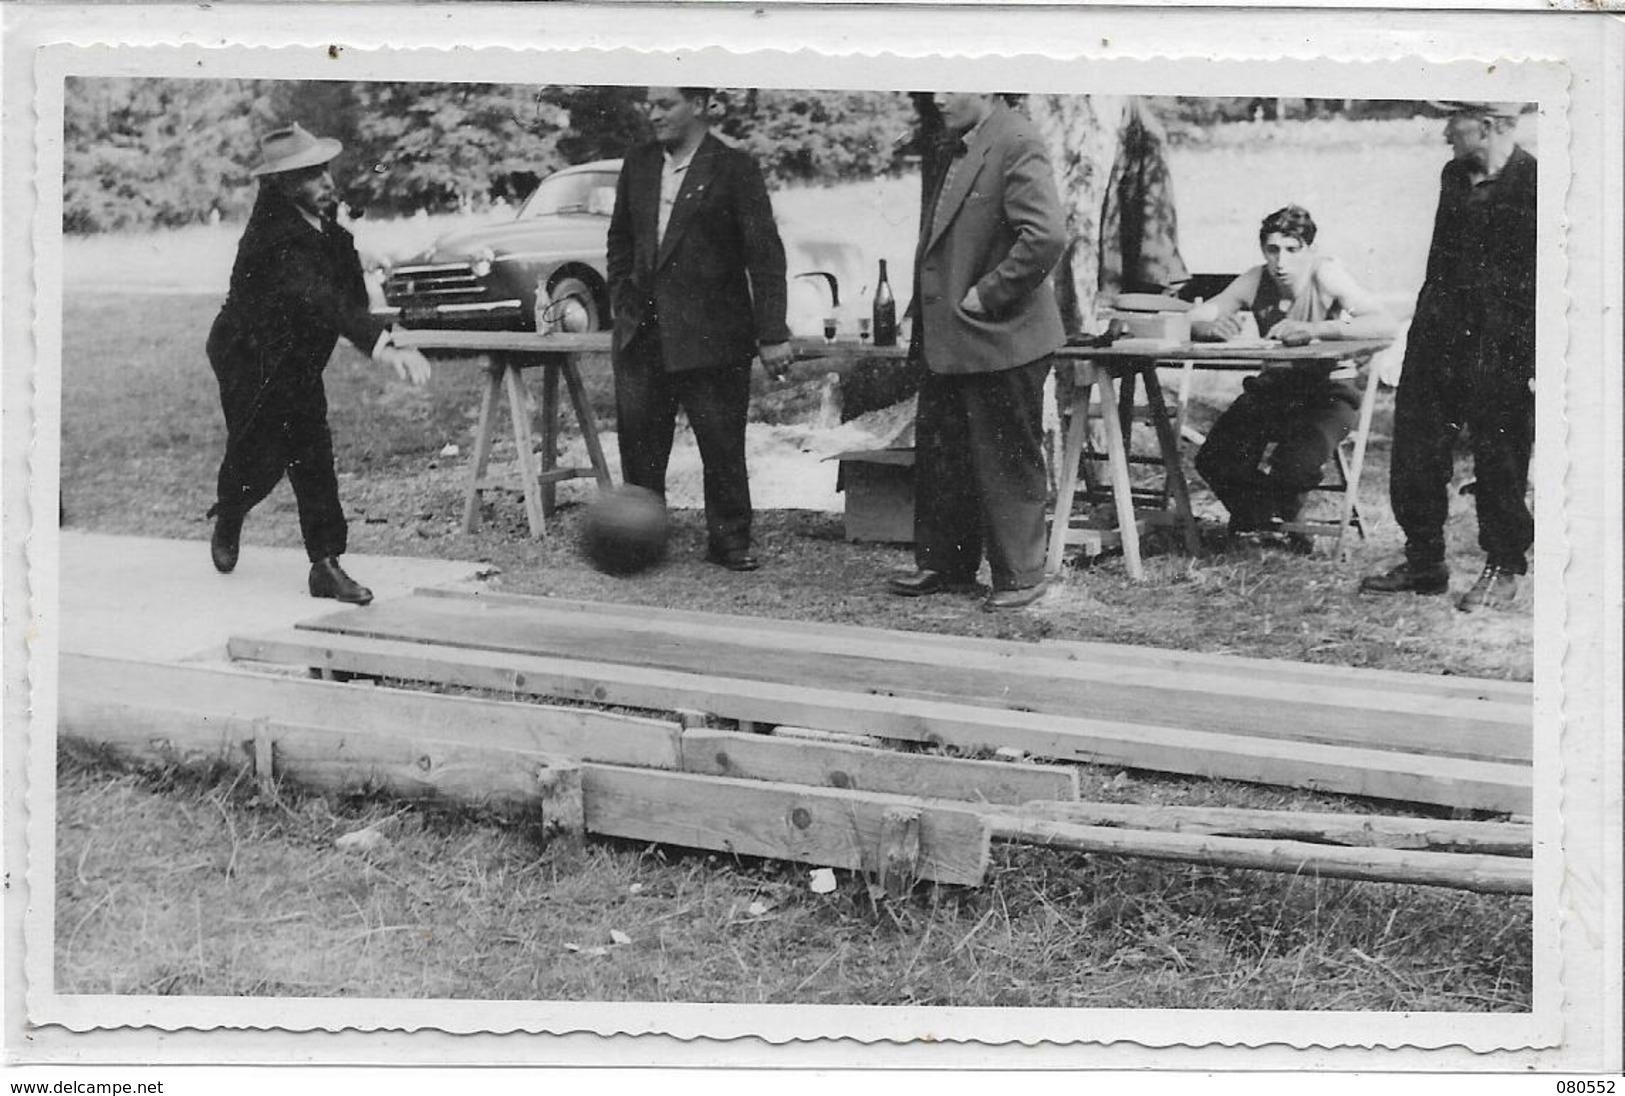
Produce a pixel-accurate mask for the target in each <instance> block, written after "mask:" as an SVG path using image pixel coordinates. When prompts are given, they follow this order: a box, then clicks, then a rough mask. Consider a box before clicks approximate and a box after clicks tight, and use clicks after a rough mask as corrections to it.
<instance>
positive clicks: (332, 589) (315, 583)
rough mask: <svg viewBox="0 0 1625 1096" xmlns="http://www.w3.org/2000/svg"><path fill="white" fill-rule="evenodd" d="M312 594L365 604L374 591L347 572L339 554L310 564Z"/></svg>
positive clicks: (312, 595) (313, 595) (350, 602)
mask: <svg viewBox="0 0 1625 1096" xmlns="http://www.w3.org/2000/svg"><path fill="white" fill-rule="evenodd" d="M310 596H311V597H330V598H333V599H334V600H335V601H343V602H348V603H349V604H351V605H365V604H367V603H368V602H370V601H371V600H372V591H371V590H369V589H367V588H366V587H365V586H363V585H361V583H359V582H357V581H356V580H355V579H353V578H351V577H350V576H349V575H347V574H345V573H344V568H342V567H340V566H339V561H338V557H337V556H328V557H327V558H326V559H319V560H317V561H316V562H315V563H312V564H311V565H310Z"/></svg>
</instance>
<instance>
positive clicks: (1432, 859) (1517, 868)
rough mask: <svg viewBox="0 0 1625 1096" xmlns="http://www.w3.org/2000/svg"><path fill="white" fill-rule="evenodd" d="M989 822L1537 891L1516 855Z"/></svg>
mask: <svg viewBox="0 0 1625 1096" xmlns="http://www.w3.org/2000/svg"><path fill="white" fill-rule="evenodd" d="M991 821H992V825H993V834H994V836H995V837H996V838H997V839H999V840H1000V841H1009V842H1014V843H1017V844H1022V845H1039V846H1043V847H1046V848H1062V849H1075V850H1078V851H1081V852H1097V853H1114V854H1119V855H1124V856H1143V857H1149V858H1151V859H1154V860H1183V861H1189V862H1191V863H1197V864H1206V865H1209V866H1212V867H1226V868H1252V869H1254V870H1258V871H1271V872H1285V873H1286V874H1288V875H1309V876H1323V877H1326V878H1333V879H1361V880H1368V881H1373V882H1383V883H1422V884H1426V885H1429V886H1437V887H1454V888H1457V889H1460V890H1470V891H1479V892H1483V893H1488V894H1532V893H1533V892H1534V866H1533V861H1531V860H1525V859H1521V858H1519V857H1511V856H1476V855H1472V854H1468V853H1451V852H1411V851H1408V850H1403V849H1349V848H1341V847H1339V846H1336V845H1311V844H1309V843H1307V842H1303V841H1261V840H1256V839H1252V838H1245V837H1208V836H1203V835H1197V834H1188V833H1159V832H1153V831H1149V830H1121V829H1112V828H1109V827H1106V826H1080V825H1077V824H1076V823H1070V822H1051V821H1048V820H1046V819H1036V818H1033V819H1029V818H1012V817H1008V816H998V817H995V818H993V819H992V820H991Z"/></svg>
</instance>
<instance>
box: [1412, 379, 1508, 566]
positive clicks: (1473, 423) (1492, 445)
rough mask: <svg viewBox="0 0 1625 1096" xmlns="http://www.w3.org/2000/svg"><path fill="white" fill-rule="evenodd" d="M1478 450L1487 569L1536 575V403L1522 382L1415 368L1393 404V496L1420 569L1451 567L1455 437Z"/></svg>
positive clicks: (1475, 460)
mask: <svg viewBox="0 0 1625 1096" xmlns="http://www.w3.org/2000/svg"><path fill="white" fill-rule="evenodd" d="M1464 428H1465V429H1466V431H1467V433H1468V436H1469V438H1470V441H1471V444H1472V451H1473V473H1474V475H1475V476H1476V477H1477V480H1478V482H1477V484H1476V486H1475V487H1474V489H1473V493H1474V497H1475V499H1476V500H1477V505H1478V545H1479V547H1480V548H1482V549H1483V550H1484V555H1485V557H1486V560H1487V562H1489V563H1492V564H1494V565H1496V566H1498V567H1504V568H1506V569H1507V570H1509V571H1513V572H1515V573H1518V574H1522V573H1523V572H1525V571H1527V570H1528V567H1529V561H1528V552H1529V548H1530V546H1531V545H1532V544H1534V542H1535V519H1534V517H1533V515H1531V514H1530V512H1529V506H1528V504H1527V502H1525V495H1526V493H1527V491H1528V488H1529V454H1530V451H1531V450H1532V449H1533V448H1534V444H1535V396H1534V393H1533V392H1530V391H1529V386H1528V383H1527V381H1526V380H1525V379H1524V378H1523V377H1521V376H1514V377H1474V376H1471V375H1470V371H1469V370H1466V369H1461V370H1451V369H1448V368H1443V367H1431V368H1430V367H1429V366H1427V365H1423V366H1421V367H1418V366H1417V365H1416V364H1413V363H1411V362H1407V363H1406V369H1405V372H1404V374H1403V375H1402V376H1401V378H1400V382H1399V392H1398V394H1397V396H1396V397H1395V403H1394V450H1393V466H1392V470H1391V471H1390V473H1389V487H1388V490H1389V495H1390V497H1391V500H1392V502H1393V507H1394V517H1395V518H1396V519H1397V520H1398V521H1399V525H1400V528H1402V529H1404V530H1405V557H1406V559H1407V560H1408V561H1409V562H1410V563H1411V565H1412V566H1414V567H1425V566H1431V565H1435V564H1439V563H1443V562H1444V556H1445V542H1444V524H1445V519H1446V518H1447V517H1448V516H1449V512H1450V478H1451V475H1452V474H1453V473H1454V471H1455V452H1456V439H1457V437H1458V436H1459V435H1460V433H1461V431H1462V430H1463V429H1464Z"/></svg>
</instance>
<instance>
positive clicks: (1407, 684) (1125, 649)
mask: <svg viewBox="0 0 1625 1096" xmlns="http://www.w3.org/2000/svg"><path fill="white" fill-rule="evenodd" d="M413 593H414V595H415V596H417V597H434V598H441V599H443V600H449V601H465V602H473V603H476V604H493V605H514V606H532V607H536V608H546V609H553V610H558V611H563V612H578V613H586V614H589V615H591V616H594V617H617V618H630V619H634V620H642V621H648V622H650V623H651V624H653V623H656V622H659V623H660V624H662V625H668V624H678V623H685V624H701V625H709V626H713V627H719V628H729V629H733V630H737V631H741V632H750V633H753V634H758V633H759V634H761V636H762V638H763V641H765V642H775V643H783V642H785V640H786V639H787V638H788V639H799V640H803V641H805V640H806V639H807V637H811V636H819V637H827V638H832V639H835V640H841V641H845V640H848V639H851V638H854V633H857V634H858V635H859V636H864V637H869V638H871V639H872V640H874V641H876V642H880V643H884V644H886V645H888V646H889V647H890V648H891V649H892V650H893V651H894V652H896V653H895V654H894V655H893V657H895V658H908V657H913V653H918V654H919V655H921V656H926V655H929V656H930V657H933V658H937V657H942V656H943V655H944V654H945V653H946V654H951V653H953V652H970V653H972V654H974V655H976V656H977V657H979V658H981V659H982V660H983V661H984V663H986V662H987V661H988V660H990V659H991V660H992V661H993V664H995V665H999V666H1004V665H1007V664H1024V663H1028V662H1031V661H1033V660H1040V659H1048V660H1053V661H1059V662H1087V663H1092V664H1111V665H1126V666H1130V667H1137V668H1141V669H1150V668H1156V669H1160V670H1163V671H1165V672H1168V673H1173V674H1220V675H1227V676H1232V677H1247V678H1257V679H1262V680H1272V681H1275V682H1278V683H1280V684H1283V685H1284V684H1289V683H1295V684H1300V685H1304V686H1310V687H1316V688H1318V687H1322V686H1325V687H1330V688H1334V689H1356V690H1360V691H1363V692H1365V693H1368V694H1373V693H1382V694H1385V695H1388V696H1397V695H1421V696H1444V697H1453V698H1457V699H1462V700H1487V701H1495V702H1498V703H1502V704H1508V705H1513V706H1516V707H1517V708H1518V709H1519V711H1517V712H1510V711H1509V712H1507V713H1506V715H1507V716H1508V717H1509V718H1513V717H1515V718H1518V719H1521V720H1522V721H1523V722H1525V723H1527V722H1528V721H1529V719H1530V714H1529V710H1528V709H1529V705H1530V704H1532V703H1533V700H1534V693H1533V689H1532V687H1531V685H1530V684H1529V683H1528V682H1526V681H1497V680H1493V679H1490V678H1476V677H1458V676H1454V675H1447V674H1412V673H1404V672H1401V671H1397V670H1372V669H1366V668H1363V667H1355V666H1334V665H1329V664H1325V663H1315V662H1294V661H1292V660H1289V659H1280V658H1249V657H1246V656H1243V655H1230V654H1210V653H1207V652H1202V651H1176V650H1169V649H1165V648H1161V647H1138V646H1133V645H1129V644H1120V643H1098V642H1091V641H1086V640H1055V639H1045V640H1040V641H1038V642H1036V643H1029V642H1024V641H1021V640H1008V639H987V638H983V637H980V636H953V635H942V634H940V633H934V632H906V631H901V630H898V629H888V628H870V627H857V626H855V625H850V624H826V623H819V622H814V621H797V620H780V619H776V618H773V617H753V616H740V615H737V614H726V613H705V612H698V611H694V610H687V609H663V608H655V607H653V606H648V605H635V604H630V603H622V602H607V601H575V600H571V599H568V598H554V597H536V596H532V595H528V594H505V593H500V592H497V591H493V590H461V589H446V588H442V587H419V588H418V589H417V590H415V591H413ZM775 634H776V635H777V637H778V638H774V635H775ZM1034 672H1039V671H1038V670H1036V669H1035V671H1034Z"/></svg>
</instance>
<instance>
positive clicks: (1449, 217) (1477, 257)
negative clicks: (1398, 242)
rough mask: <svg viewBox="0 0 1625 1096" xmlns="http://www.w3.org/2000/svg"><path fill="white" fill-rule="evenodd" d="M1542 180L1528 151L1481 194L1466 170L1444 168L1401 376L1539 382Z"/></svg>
mask: <svg viewBox="0 0 1625 1096" xmlns="http://www.w3.org/2000/svg"><path fill="white" fill-rule="evenodd" d="M1537 174H1538V171H1537V165H1536V162H1535V158H1534V157H1533V156H1531V155H1530V154H1529V153H1528V152H1526V151H1524V149H1523V148H1522V147H1515V148H1514V149H1513V150H1512V155H1511V156H1510V157H1508V159H1507V162H1506V164H1505V165H1503V166H1502V168H1501V174H1500V175H1499V176H1497V177H1496V179H1495V180H1494V181H1492V182H1488V183H1485V184H1483V185H1482V186H1481V187H1479V188H1475V187H1474V186H1473V184H1472V181H1471V179H1470V178H1469V177H1468V173H1467V169H1466V168H1465V167H1463V166H1462V165H1461V164H1459V163H1457V162H1456V161H1454V160H1451V161H1450V162H1449V163H1447V164H1445V166H1444V170H1443V171H1442V172H1441V173H1440V177H1439V208H1438V212H1437V213H1436V214H1435V215H1434V219H1433V242H1432V244H1431V246H1430V247H1429V248H1428V266H1427V275H1426V277H1425V278H1424V279H1423V282H1422V291H1421V293H1420V294H1418V296H1417V299H1416V315H1415V318H1414V319H1412V321H1411V329H1410V334H1409V336H1408V338H1407V340H1406V346H1405V365H1404V372H1403V373H1402V374H1401V375H1402V376H1404V375H1406V374H1409V373H1410V372H1411V370H1412V369H1413V368H1414V369H1415V370H1416V371H1417V372H1418V373H1421V372H1424V371H1428V370H1444V371H1445V372H1447V373H1449V374H1450V375H1452V376H1456V375H1464V376H1466V377H1475V376H1476V377H1485V378H1504V379H1507V380H1510V381H1512V382H1513V383H1523V382H1525V381H1527V380H1528V378H1530V377H1533V376H1534V375H1535V268H1536V256H1537V254H1538V250H1539V249H1538V247H1537V243H1536V233H1535V224H1536V211H1535V197H1536V192H1535V181H1536V176H1537ZM1475 189H1476V190H1478V191H1479V193H1476V194H1475Z"/></svg>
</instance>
